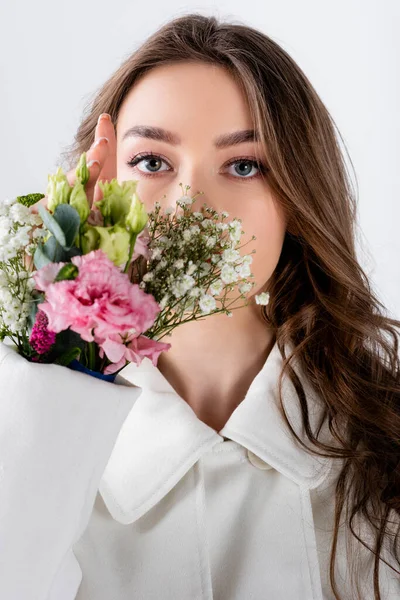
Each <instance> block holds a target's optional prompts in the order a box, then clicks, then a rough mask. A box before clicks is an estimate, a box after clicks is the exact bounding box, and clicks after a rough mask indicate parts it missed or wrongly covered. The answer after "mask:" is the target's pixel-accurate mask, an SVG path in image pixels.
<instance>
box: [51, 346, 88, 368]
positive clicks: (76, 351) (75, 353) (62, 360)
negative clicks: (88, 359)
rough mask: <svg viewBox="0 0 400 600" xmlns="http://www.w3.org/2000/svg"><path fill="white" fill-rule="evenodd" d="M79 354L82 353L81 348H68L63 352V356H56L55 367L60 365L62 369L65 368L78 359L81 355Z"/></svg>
mask: <svg viewBox="0 0 400 600" xmlns="http://www.w3.org/2000/svg"><path fill="white" fill-rule="evenodd" d="M81 352H82V348H78V347H75V348H70V349H69V350H67V351H66V352H64V354H61V356H58V357H57V358H56V360H55V361H54V362H55V363H56V364H57V365H62V366H64V367H66V366H67V365H69V363H70V362H72V361H73V360H74V359H75V358H79V357H80V355H81Z"/></svg>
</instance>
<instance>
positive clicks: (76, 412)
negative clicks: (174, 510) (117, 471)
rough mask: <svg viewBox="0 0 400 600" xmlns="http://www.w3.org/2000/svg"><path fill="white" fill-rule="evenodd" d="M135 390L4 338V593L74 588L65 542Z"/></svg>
mask: <svg viewBox="0 0 400 600" xmlns="http://www.w3.org/2000/svg"><path fill="white" fill-rule="evenodd" d="M141 391H142V390H141V388H139V387H134V386H132V387H127V386H123V385H117V384H115V383H114V384H113V383H109V382H105V381H102V380H98V379H96V378H94V377H90V376H89V375H86V374H83V373H79V372H76V371H72V370H71V369H68V368H66V367H61V366H58V365H46V364H37V363H31V362H29V361H27V360H26V359H24V358H23V357H21V356H20V355H18V354H17V352H16V350H15V349H14V348H12V347H10V346H8V345H6V344H4V343H0V598H4V599H6V598H7V600H22V599H23V600H73V599H74V598H75V597H76V594H77V591H78V588H79V586H80V583H81V580H82V572H81V569H80V567H79V564H78V562H77V560H76V558H75V556H74V554H73V552H72V549H71V548H72V546H73V544H74V543H75V542H76V540H77V539H78V538H79V537H80V536H81V534H82V533H83V531H84V529H85V528H86V526H87V524H88V522H89V519H90V515H91V512H92V510H93V506H94V502H95V498H96V494H97V490H98V486H99V483H100V480H101V477H102V474H103V472H104V469H105V467H106V465H107V462H108V459H109V457H110V455H111V452H112V449H113V447H114V444H115V442H116V439H117V437H118V434H119V431H120V429H121V427H122V425H123V423H124V421H125V419H126V417H127V416H128V414H129V412H130V410H131V408H132V406H133V404H134V403H135V402H136V400H137V398H138V397H139V396H140V394H141Z"/></svg>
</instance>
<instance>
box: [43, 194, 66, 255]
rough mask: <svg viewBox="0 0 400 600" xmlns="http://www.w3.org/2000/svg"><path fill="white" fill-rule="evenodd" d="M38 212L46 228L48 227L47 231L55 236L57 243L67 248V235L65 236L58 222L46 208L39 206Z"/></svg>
mask: <svg viewBox="0 0 400 600" xmlns="http://www.w3.org/2000/svg"><path fill="white" fill-rule="evenodd" d="M57 208H58V207H57ZM38 212H39V214H40V216H41V217H42V221H43V223H44V225H45V227H47V229H48V230H49V231H50V232H51V233H52V234H53V235H54V237H55V238H56V240H57V242H58V243H59V244H60V245H61V246H64V247H65V246H66V243H67V242H66V239H65V234H64V232H63V230H62V229H61V227H60V225H59V224H58V222H57V221H56V219H55V218H54V217H53V216H52V215H51V214H50V213H49V211H48V210H46V209H45V207H44V206H43V205H42V204H39V206H38Z"/></svg>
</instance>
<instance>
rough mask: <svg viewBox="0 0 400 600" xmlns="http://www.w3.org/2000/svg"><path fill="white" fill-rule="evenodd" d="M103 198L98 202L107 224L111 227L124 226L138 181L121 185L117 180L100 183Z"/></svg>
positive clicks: (125, 182) (97, 204)
mask: <svg viewBox="0 0 400 600" xmlns="http://www.w3.org/2000/svg"><path fill="white" fill-rule="evenodd" d="M98 183H99V187H100V189H101V191H102V192H103V198H102V200H100V201H99V202H96V206H98V207H99V209H100V212H101V214H102V215H103V218H104V221H105V223H108V224H110V225H117V224H118V225H124V224H125V218H126V216H127V215H128V213H129V210H130V207H131V199H132V195H133V194H134V193H135V192H136V185H137V181H135V180H128V181H123V182H122V183H121V184H120V183H119V182H118V180H117V179H112V180H111V181H99V182H98Z"/></svg>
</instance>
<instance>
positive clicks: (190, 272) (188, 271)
mask: <svg viewBox="0 0 400 600" xmlns="http://www.w3.org/2000/svg"><path fill="white" fill-rule="evenodd" d="M195 271H197V265H195V264H194V263H193V261H192V260H190V261H189V266H188V268H187V269H186V274H187V275H193V273H194V272H195Z"/></svg>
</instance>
